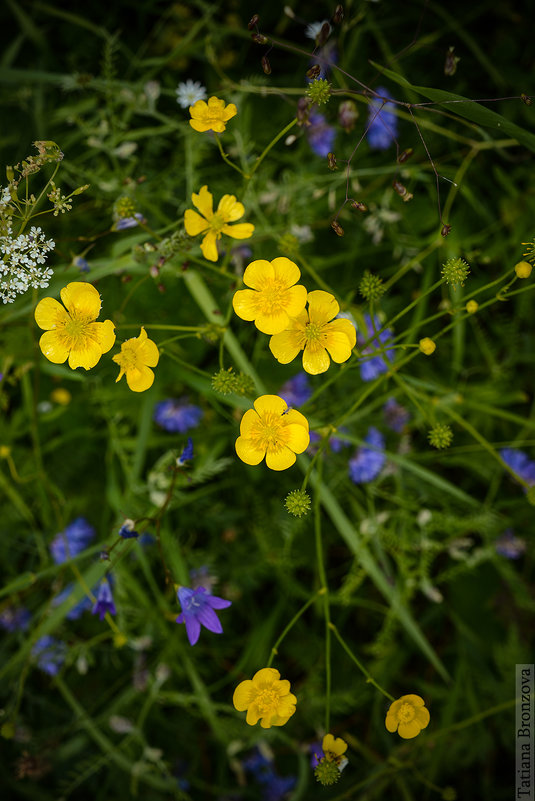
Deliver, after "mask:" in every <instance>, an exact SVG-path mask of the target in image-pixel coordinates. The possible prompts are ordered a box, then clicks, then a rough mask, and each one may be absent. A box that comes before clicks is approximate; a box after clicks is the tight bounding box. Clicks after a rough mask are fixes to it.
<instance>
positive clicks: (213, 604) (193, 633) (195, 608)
mask: <svg viewBox="0 0 535 801" xmlns="http://www.w3.org/2000/svg"><path fill="white" fill-rule="evenodd" d="M177 596H178V600H179V603H180V606H181V607H182V612H181V614H180V615H179V616H178V617H177V619H176V622H177V623H185V624H186V634H187V635H188V640H189V642H190V645H195V643H196V642H197V640H198V639H199V634H200V633H201V625H203V626H204V627H205V628H206V629H208V631H213V632H214V634H222V633H223V627H222V625H221V623H220V622H219V618H218V617H217V615H216V613H215V612H214V609H226V608H227V606H230V605H231V601H225V600H224V598H218V597H217V595H209V594H208V592H207V590H206V589H205V588H204V587H198V588H197V589H196V590H192V589H190V588H189V587H180V588H179V590H178V592H177Z"/></svg>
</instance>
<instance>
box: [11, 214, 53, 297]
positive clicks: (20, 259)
mask: <svg viewBox="0 0 535 801" xmlns="http://www.w3.org/2000/svg"><path fill="white" fill-rule="evenodd" d="M55 246H56V245H55V242H54V240H53V239H48V240H46V239H45V235H44V233H43V231H42V230H41V229H40V228H36V227H35V226H32V227H31V229H30V233H29V234H19V235H18V236H17V237H15V238H14V237H13V234H12V232H11V225H10V224H8V225H7V230H6V233H5V234H4V235H3V236H0V300H1V301H2V302H3V303H13V301H14V300H15V298H16V296H17V295H22V294H23V293H24V292H26V290H27V289H29V288H30V287H33V288H35V289H45V288H46V287H47V286H48V284H49V281H50V278H51V277H52V270H51V269H50V268H49V267H41V266H39V265H44V263H45V261H46V258H47V255H48V253H49V251H51V250H54V248H55Z"/></svg>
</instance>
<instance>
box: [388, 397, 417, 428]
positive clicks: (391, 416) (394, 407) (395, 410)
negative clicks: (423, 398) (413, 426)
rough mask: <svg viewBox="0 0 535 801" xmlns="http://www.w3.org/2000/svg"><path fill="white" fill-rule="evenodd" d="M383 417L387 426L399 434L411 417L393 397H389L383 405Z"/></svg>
mask: <svg viewBox="0 0 535 801" xmlns="http://www.w3.org/2000/svg"><path fill="white" fill-rule="evenodd" d="M383 417H384V420H385V423H386V424H387V426H388V428H391V429H392V431H395V432H396V433H397V434H401V432H402V431H403V429H404V428H405V426H406V425H407V423H408V422H409V420H410V419H411V416H410V414H409V413H408V411H407V410H406V409H405V408H404V407H403V406H400V404H399V403H398V402H397V400H396V399H395V398H389V399H388V400H387V402H386V403H385V405H384V406H383Z"/></svg>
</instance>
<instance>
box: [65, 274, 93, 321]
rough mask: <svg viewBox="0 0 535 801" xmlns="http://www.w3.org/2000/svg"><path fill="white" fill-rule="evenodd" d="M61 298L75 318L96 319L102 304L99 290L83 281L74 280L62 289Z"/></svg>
mask: <svg viewBox="0 0 535 801" xmlns="http://www.w3.org/2000/svg"><path fill="white" fill-rule="evenodd" d="M60 295H61V300H62V301H63V303H64V305H65V307H66V309H67V311H68V312H69V314H70V315H71V317H73V318H77V319H79V320H86V321H87V322H89V321H90V320H96V319H97V317H98V316H99V314H100V307H101V305H102V303H101V300H100V295H99V293H98V290H96V289H95V287H94V286H92V285H91V284H86V283H84V282H83V281H72V282H71V283H70V284H67V286H65V287H63V289H62V290H61V291H60Z"/></svg>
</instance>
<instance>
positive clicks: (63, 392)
mask: <svg viewBox="0 0 535 801" xmlns="http://www.w3.org/2000/svg"><path fill="white" fill-rule="evenodd" d="M71 399H72V395H71V393H70V392H69V390H68V389H65V388H64V387H57V388H56V389H53V390H52V392H51V393H50V400H51V401H53V402H54V403H57V404H58V405H59V406H68V405H69V403H70V402H71Z"/></svg>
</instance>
